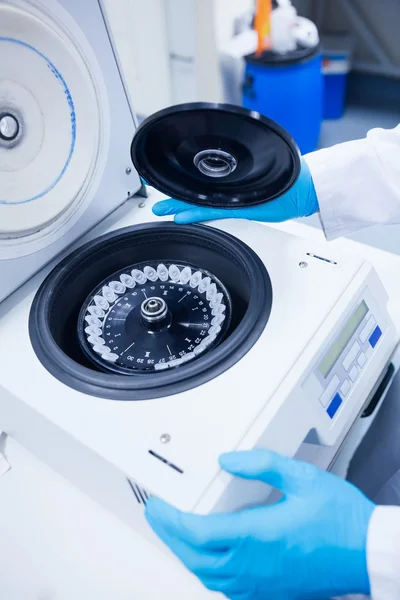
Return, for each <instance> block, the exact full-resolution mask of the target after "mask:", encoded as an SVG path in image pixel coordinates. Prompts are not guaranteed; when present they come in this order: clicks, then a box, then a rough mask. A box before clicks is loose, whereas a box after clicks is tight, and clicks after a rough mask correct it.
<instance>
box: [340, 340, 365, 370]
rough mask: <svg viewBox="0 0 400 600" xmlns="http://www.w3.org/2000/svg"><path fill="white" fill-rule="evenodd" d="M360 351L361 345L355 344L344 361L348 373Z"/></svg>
mask: <svg viewBox="0 0 400 600" xmlns="http://www.w3.org/2000/svg"><path fill="white" fill-rule="evenodd" d="M360 350H361V348H360V344H359V343H358V342H354V344H353V345H352V347H351V349H350V350H349V352H348V353H347V356H346V358H345V359H344V361H343V367H344V368H345V369H346V371H348V370H349V369H350V367H351V365H352V364H353V362H354V361H355V359H356V357H357V354H358V353H359V352H360Z"/></svg>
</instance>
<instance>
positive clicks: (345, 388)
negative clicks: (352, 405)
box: [303, 290, 387, 421]
mask: <svg viewBox="0 0 400 600" xmlns="http://www.w3.org/2000/svg"><path fill="white" fill-rule="evenodd" d="M386 327H387V325H386V323H385V322H384V319H383V317H381V315H380V311H379V309H378V308H376V307H375V302H374V301H373V299H372V297H370V294H369V293H368V290H366V291H365V293H364V294H363V297H362V298H361V299H360V300H359V301H358V302H357V303H356V305H355V306H354V307H353V309H352V310H351V311H350V313H349V315H348V317H347V319H345V322H344V324H343V325H342V326H341V328H340V329H339V331H338V332H337V333H336V335H334V336H333V338H332V340H331V341H330V343H328V344H327V346H326V347H325V348H324V351H323V352H322V354H321V357H320V358H319V360H318V361H317V363H316V364H315V365H314V367H313V370H312V372H311V373H310V374H309V376H308V378H307V379H306V381H305V383H304V385H303V388H304V390H305V391H306V393H307V394H309V395H312V396H314V397H316V398H318V402H319V405H320V406H321V407H322V408H323V410H324V411H325V412H326V414H327V416H328V417H329V418H330V419H331V420H332V421H333V419H335V417H336V416H337V414H338V413H339V412H340V409H341V407H342V406H343V405H344V403H345V402H346V400H347V399H348V397H349V396H350V395H351V392H352V390H353V388H354V387H355V386H356V385H357V382H358V380H359V378H360V377H361V375H362V372H363V371H364V370H365V369H367V368H368V364H369V362H370V360H371V358H372V356H373V355H374V353H375V352H376V351H377V349H378V347H379V341H380V339H381V338H382V335H383V333H384V331H385V329H386Z"/></svg>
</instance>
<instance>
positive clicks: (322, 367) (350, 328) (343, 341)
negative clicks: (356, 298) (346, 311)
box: [318, 301, 369, 379]
mask: <svg viewBox="0 0 400 600" xmlns="http://www.w3.org/2000/svg"><path fill="white" fill-rule="evenodd" d="M368 311H369V308H368V306H367V304H366V302H365V301H363V302H361V304H360V305H359V306H358V307H357V309H356V310H355V311H354V312H353V314H352V315H351V317H350V318H349V320H348V321H347V323H346V325H345V326H344V328H343V329H342V331H341V333H340V335H339V336H338V337H337V338H336V340H335V341H334V343H333V344H332V346H331V347H330V348H329V350H328V351H327V352H326V354H325V355H324V358H323V359H322V361H321V362H320V364H319V367H318V369H319V372H320V373H321V375H322V376H323V377H324V378H325V379H326V378H327V377H328V375H329V373H330V372H331V370H332V368H333V367H334V365H335V363H336V361H337V359H338V358H339V356H340V355H341V354H342V352H343V350H344V349H345V348H346V346H347V344H348V343H349V341H350V340H351V338H352V337H353V335H354V333H355V332H356V331H357V329H358V326H359V325H360V323H361V322H362V321H363V319H364V317H365V316H366V315H367V314H368Z"/></svg>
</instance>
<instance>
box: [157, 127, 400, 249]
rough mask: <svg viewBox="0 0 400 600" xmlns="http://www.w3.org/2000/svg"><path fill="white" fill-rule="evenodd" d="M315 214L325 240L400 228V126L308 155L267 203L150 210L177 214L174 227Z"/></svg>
mask: <svg viewBox="0 0 400 600" xmlns="http://www.w3.org/2000/svg"><path fill="white" fill-rule="evenodd" d="M318 210H319V211H320V217H321V221H322V224H323V227H324V230H325V234H326V236H327V238H328V239H332V238H335V237H338V236H340V235H346V234H349V233H352V232H354V231H357V230H359V229H362V228H364V227H367V226H369V225H374V224H379V223H391V224H396V223H400V125H399V126H398V127H396V128H395V129H391V130H383V129H374V130H372V131H370V132H369V133H368V135H367V137H366V138H365V139H363V140H356V141H354V142H346V143H343V144H338V145H337V146H333V147H332V148H327V149H324V150H318V151H316V152H313V153H311V154H307V155H306V156H305V157H303V159H302V168H301V173H300V177H299V179H298V181H297V183H296V184H295V185H294V186H293V187H292V188H291V189H290V190H289V191H288V192H287V193H286V194H284V195H283V196H280V197H279V198H277V199H276V200H272V201H271V202H266V203H265V204H261V205H258V206H252V207H250V208H239V209H233V210H226V209H215V208H204V207H199V206H192V205H190V204H188V203H186V202H182V201H179V200H173V199H169V200H164V201H162V202H157V204H155V205H154V207H153V211H154V213H155V214H156V215H158V216H165V215H175V217H174V218H175V221H176V222H177V223H195V222H199V221H211V220H213V219H227V218H236V219H251V220H254V221H264V222H270V223H277V222H280V221H287V220H288V219H296V218H298V217H308V216H310V215H312V214H314V213H316V212H317V211H318Z"/></svg>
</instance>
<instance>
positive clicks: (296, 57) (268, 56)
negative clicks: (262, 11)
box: [244, 44, 321, 67]
mask: <svg viewBox="0 0 400 600" xmlns="http://www.w3.org/2000/svg"><path fill="white" fill-rule="evenodd" d="M320 52H321V46H320V44H318V45H317V46H312V47H309V46H302V45H301V44H297V48H296V49H295V50H292V51H291V52H286V53H285V54H281V53H278V52H274V51H273V50H264V52H262V53H261V54H256V53H253V54H248V55H247V56H245V57H244V59H245V61H246V62H247V63H250V64H253V65H257V66H268V67H273V66H275V67H283V66H288V65H294V64H299V63H303V62H307V61H309V60H311V59H313V58H314V57H315V56H316V55H317V54H320Z"/></svg>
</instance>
